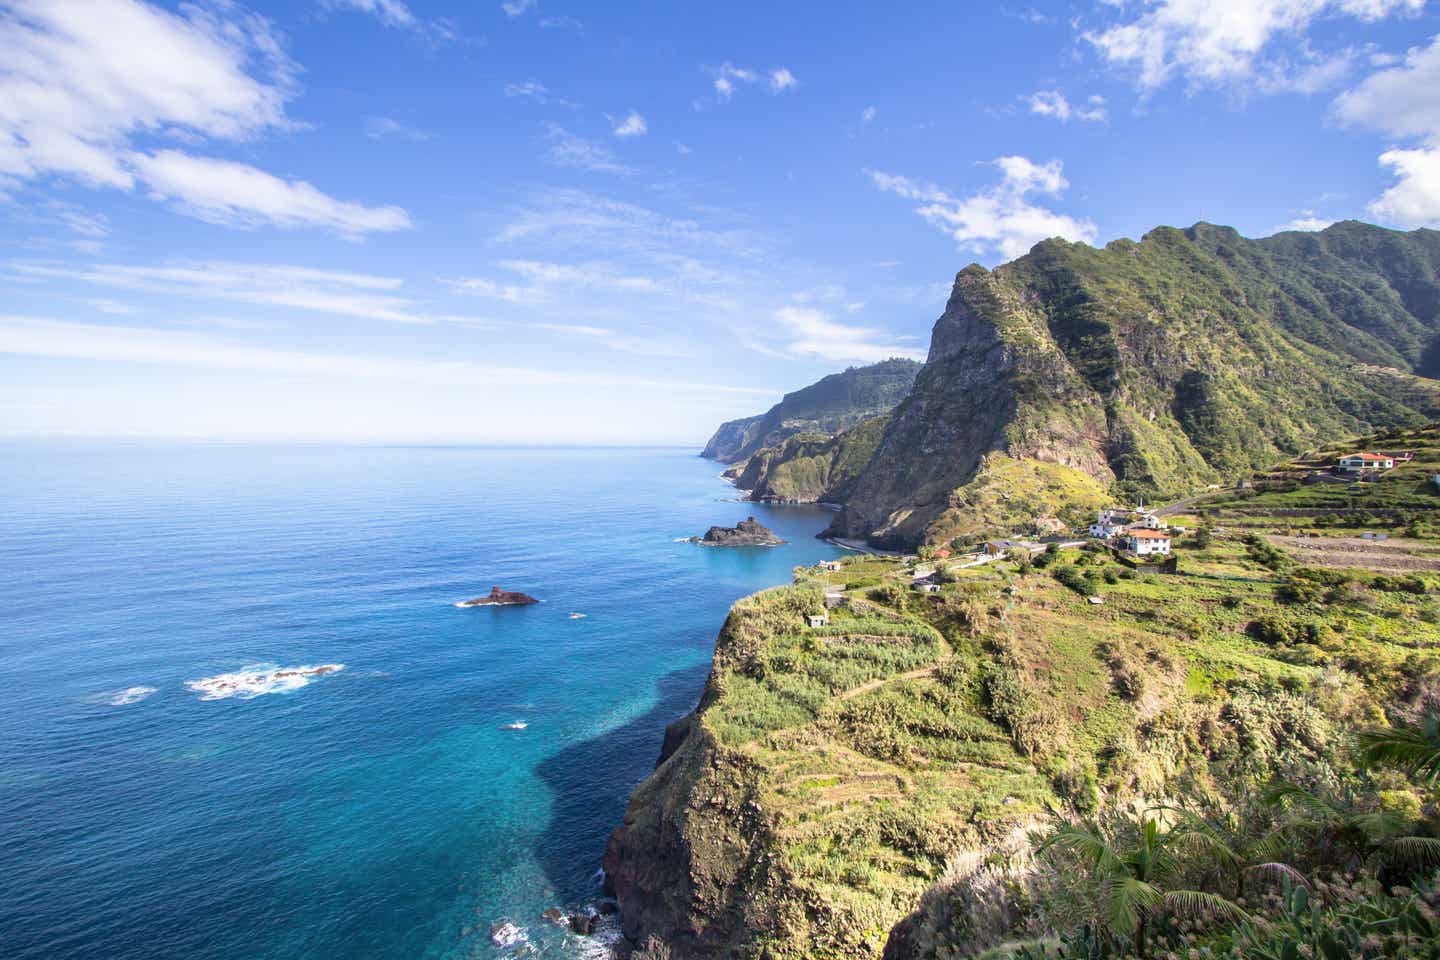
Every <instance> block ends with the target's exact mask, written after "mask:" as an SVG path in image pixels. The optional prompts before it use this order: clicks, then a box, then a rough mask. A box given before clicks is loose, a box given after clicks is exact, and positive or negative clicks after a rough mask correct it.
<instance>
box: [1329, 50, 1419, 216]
mask: <svg viewBox="0 0 1440 960" xmlns="http://www.w3.org/2000/svg"><path fill="white" fill-rule="evenodd" d="M1334 114H1335V117H1336V119H1337V120H1338V121H1339V122H1340V123H1342V124H1346V125H1351V126H1366V127H1373V128H1375V129H1377V130H1381V131H1384V132H1385V133H1388V134H1390V135H1392V136H1395V137H1403V138H1409V139H1413V140H1419V141H1421V143H1422V144H1423V145H1422V146H1420V147H1416V148H1413V149H1399V148H1394V149H1390V150H1387V151H1385V152H1384V153H1382V154H1381V155H1380V164H1381V166H1383V167H1387V168H1389V169H1390V170H1391V171H1392V172H1393V173H1394V175H1395V177H1396V182H1395V183H1394V185H1393V186H1391V187H1390V188H1389V189H1387V190H1386V191H1385V192H1384V193H1383V194H1381V195H1380V196H1379V197H1378V198H1376V199H1375V200H1374V201H1373V202H1372V203H1371V204H1370V205H1369V207H1368V209H1369V211H1370V213H1371V214H1372V215H1373V216H1375V217H1376V218H1378V219H1380V220H1382V221H1384V222H1386V223H1393V224H1396V225H1397V226H1402V227H1436V226H1440V37H1436V38H1435V39H1434V40H1432V41H1431V43H1430V45H1429V46H1428V47H1416V48H1414V49H1412V50H1410V51H1409V52H1408V53H1406V55H1405V58H1404V60H1403V61H1401V62H1400V63H1399V64H1397V65H1392V66H1387V67H1386V68H1384V69H1381V70H1378V71H1376V72H1375V73H1373V74H1371V75H1370V76H1369V77H1367V78H1365V80H1364V81H1362V82H1361V83H1360V84H1359V85H1358V86H1357V87H1355V88H1354V89H1353V90H1349V91H1347V92H1345V93H1343V94H1341V95H1340V96H1339V97H1338V98H1336V100H1335V106H1334Z"/></svg>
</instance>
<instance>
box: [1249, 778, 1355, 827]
mask: <svg viewBox="0 0 1440 960" xmlns="http://www.w3.org/2000/svg"><path fill="white" fill-rule="evenodd" d="M1265 803H1266V804H1267V805H1269V806H1272V807H1280V808H1281V809H1287V810H1288V809H1292V808H1299V809H1301V810H1303V811H1305V812H1306V813H1307V814H1309V815H1310V816H1311V817H1313V818H1315V819H1316V820H1331V819H1333V818H1334V817H1335V816H1336V815H1337V813H1338V811H1337V810H1336V809H1335V807H1334V805H1333V804H1331V803H1330V802H1329V801H1327V800H1325V799H1324V798H1323V797H1320V796H1317V795H1316V794H1314V793H1311V792H1310V791H1309V790H1306V789H1305V788H1304V787H1301V786H1298V785H1296V784H1293V783H1279V784H1275V785H1274V786H1272V787H1270V788H1269V789H1268V790H1266V791H1265Z"/></svg>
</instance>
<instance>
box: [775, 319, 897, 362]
mask: <svg viewBox="0 0 1440 960" xmlns="http://www.w3.org/2000/svg"><path fill="white" fill-rule="evenodd" d="M775 321H776V323H777V324H778V325H779V326H780V327H781V329H782V330H783V331H784V332H785V333H786V334H787V335H788V342H787V344H786V350H787V351H788V352H789V353H791V354H795V355H799V356H807V357H820V358H823V359H825V360H833V361H836V362H847V361H855V362H859V363H873V362H875V361H877V360H886V359H888V358H890V357H909V358H910V359H913V360H923V359H925V351H924V350H921V349H919V348H918V347H916V346H915V345H914V344H913V343H904V342H902V341H900V340H899V339H897V338H895V337H893V336H891V335H889V334H887V333H886V332H885V331H884V330H880V329H878V328H875V327H859V326H851V325H848V324H844V323H840V322H838V321H836V320H835V319H834V318H833V317H831V316H830V314H828V313H826V312H825V311H823V310H820V309H817V308H815V307H801V306H787V307H781V308H780V309H779V310H776V311H775Z"/></svg>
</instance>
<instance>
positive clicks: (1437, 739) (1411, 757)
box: [1357, 716, 1440, 784]
mask: <svg viewBox="0 0 1440 960" xmlns="http://www.w3.org/2000/svg"><path fill="white" fill-rule="evenodd" d="M1357 740H1358V742H1359V746H1360V762H1361V763H1363V764H1365V765H1366V766H1370V767H1375V766H1385V767H1396V768H1397V769H1400V770H1403V771H1405V772H1406V773H1408V774H1410V775H1411V776H1413V777H1418V778H1419V779H1421V780H1422V781H1424V782H1426V783H1430V784H1435V783H1437V782H1440V716H1431V717H1428V718H1427V719H1426V721H1425V723H1424V724H1422V725H1420V726H1399V727H1393V728H1391V729H1388V730H1367V731H1365V732H1363V733H1361V734H1360V735H1359V736H1358V737H1357Z"/></svg>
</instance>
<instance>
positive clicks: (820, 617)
mask: <svg viewBox="0 0 1440 960" xmlns="http://www.w3.org/2000/svg"><path fill="white" fill-rule="evenodd" d="M829 622H830V616H829V615H828V614H824V613H811V614H807V615H806V616H805V623H806V625H808V626H809V627H810V628H811V629H812V630H813V629H815V628H817V627H823V626H825V625H826V624H828V623H829Z"/></svg>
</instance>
